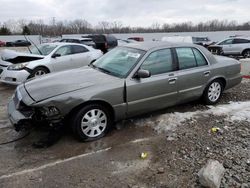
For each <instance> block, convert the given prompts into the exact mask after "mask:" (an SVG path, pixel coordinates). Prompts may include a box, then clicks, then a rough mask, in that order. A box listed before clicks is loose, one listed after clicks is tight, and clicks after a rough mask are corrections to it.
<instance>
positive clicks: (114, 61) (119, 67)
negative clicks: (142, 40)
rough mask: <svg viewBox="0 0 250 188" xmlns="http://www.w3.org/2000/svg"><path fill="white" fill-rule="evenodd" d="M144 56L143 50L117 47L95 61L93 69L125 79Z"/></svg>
mask: <svg viewBox="0 0 250 188" xmlns="http://www.w3.org/2000/svg"><path fill="white" fill-rule="evenodd" d="M144 54H145V51H143V50H138V49H133V48H126V47H124V48H122V47H120V48H119V47H117V48H115V49H113V50H111V51H110V52H108V53H107V54H105V55H104V56H102V57H101V58H100V59H98V60H97V61H95V62H94V63H93V64H92V67H93V68H96V69H98V70H100V71H102V72H105V73H107V74H111V75H113V76H118V77H122V78H124V77H126V76H127V74H128V73H129V71H130V70H131V68H132V67H133V66H134V65H135V64H136V63H137V62H138V61H139V60H140V58H141V57H142V56H143V55H144Z"/></svg>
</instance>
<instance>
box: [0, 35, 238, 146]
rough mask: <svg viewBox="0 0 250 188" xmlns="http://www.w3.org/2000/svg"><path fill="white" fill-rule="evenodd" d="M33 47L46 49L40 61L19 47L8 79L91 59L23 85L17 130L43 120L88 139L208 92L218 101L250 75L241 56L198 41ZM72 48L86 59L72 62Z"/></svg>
mask: <svg viewBox="0 0 250 188" xmlns="http://www.w3.org/2000/svg"><path fill="white" fill-rule="evenodd" d="M93 38H94V37H93ZM94 40H95V39H94ZM83 47H84V48H83ZM83 49H85V50H86V51H84V50H83ZM33 52H34V54H38V55H32V56H30V57H28V59H33V58H35V59H36V58H37V59H36V60H34V59H33V60H32V61H25V59H26V56H22V55H20V56H14V55H13V54H10V55H9V57H10V56H11V58H4V59H3V60H2V61H1V64H2V63H3V62H5V63H7V64H4V66H2V70H3V73H2V74H1V80H5V79H6V77H8V78H11V80H10V82H11V83H12V82H13V80H12V78H15V77H14V76H13V75H18V74H19V73H20V71H21V72H26V76H25V77H23V80H25V79H27V78H28V77H29V76H35V75H36V74H35V73H34V71H36V70H37V67H43V69H40V70H39V71H36V73H37V75H42V74H44V73H45V72H43V71H44V70H47V71H51V72H52V71H58V70H65V69H69V67H68V66H72V64H75V65H76V67H80V66H83V64H81V63H83V58H86V59H87V60H86V64H87V63H90V64H89V66H85V67H82V68H78V69H71V70H67V71H61V72H58V73H54V74H47V75H43V76H39V77H37V78H36V79H29V80H28V81H26V82H24V83H23V84H21V85H19V86H18V87H17V89H16V91H15V94H14V96H13V98H12V99H11V100H10V102H9V104H8V115H9V119H10V121H11V123H12V124H13V125H14V127H15V128H16V130H17V131H18V130H22V129H26V128H27V127H32V126H35V125H36V124H42V125H47V124H49V125H50V126H52V127H53V126H58V124H59V125H61V124H65V125H67V126H70V127H71V128H72V130H73V133H74V134H75V136H76V137H77V138H78V139H79V140H81V141H90V140H95V139H98V138H100V137H102V136H104V135H105V134H106V133H107V132H108V131H109V130H110V129H111V128H112V126H113V125H114V123H115V122H117V121H120V120H123V119H127V118H130V117H133V116H136V115H139V114H143V113H148V112H151V111H155V110H159V109H163V108H166V107H169V106H173V105H177V104H180V103H186V102H188V101H192V100H197V99H200V98H202V99H203V101H204V102H205V103H206V104H210V105H211V104H215V103H217V102H218V101H219V99H220V97H221V95H222V92H223V91H224V90H227V89H229V88H231V87H233V86H235V85H237V84H239V83H240V82H241V80H242V77H241V74H240V63H239V62H238V61H237V60H235V59H231V58H227V57H221V56H214V55H212V54H211V53H210V52H209V51H208V50H207V49H206V48H204V47H202V46H200V45H194V44H183V43H178V44H175V43H168V42H135V43H129V44H126V45H123V46H121V47H116V48H115V49H113V50H111V51H109V52H108V53H106V54H104V55H103V56H101V55H102V53H101V52H100V51H98V50H94V49H93V48H92V47H88V46H86V45H82V44H73V43H53V44H45V45H42V46H41V47H39V48H38V49H37V50H36V49H34V50H33ZM72 53H77V54H78V53H79V59H81V60H80V63H79V62H78V61H77V59H75V60H74V61H72V58H73V56H75V55H72V56H70V55H71V54H72ZM88 53H89V54H88ZM86 54H88V56H89V57H86V56H85V55H86ZM80 56H81V57H80ZM100 56H101V57H100ZM90 57H91V58H90ZM98 57H100V58H98ZM63 58H66V59H65V62H62V61H63ZM95 59H97V60H96V61H94V60H95ZM21 60H23V61H24V62H22V63H20V61H21ZM45 60H46V63H45ZM57 61H58V62H57ZM78 63H79V64H78ZM41 65H42V66H41ZM44 66H46V67H47V68H46V69H44ZM57 68H58V69H57ZM12 73H13V74H12ZM3 74H4V75H5V74H6V75H8V76H3ZM20 81H22V80H20ZM141 91H145V92H141Z"/></svg>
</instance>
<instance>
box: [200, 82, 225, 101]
mask: <svg viewBox="0 0 250 188" xmlns="http://www.w3.org/2000/svg"><path fill="white" fill-rule="evenodd" d="M223 89H224V86H223V83H222V81H221V80H214V81H212V82H211V83H210V84H209V85H208V86H207V87H206V89H205V91H204V93H203V99H204V102H205V103H206V104H216V103H217V102H218V101H219V100H220V98H221V95H222V92H223Z"/></svg>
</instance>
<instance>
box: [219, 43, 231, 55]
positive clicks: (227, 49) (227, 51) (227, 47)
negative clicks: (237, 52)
mask: <svg viewBox="0 0 250 188" xmlns="http://www.w3.org/2000/svg"><path fill="white" fill-rule="evenodd" d="M233 40H234V39H227V40H225V41H223V42H221V43H219V45H220V46H222V49H223V53H224V54H225V55H230V54H233V49H232V47H233Z"/></svg>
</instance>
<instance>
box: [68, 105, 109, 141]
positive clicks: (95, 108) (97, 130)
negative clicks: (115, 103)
mask: <svg viewBox="0 0 250 188" xmlns="http://www.w3.org/2000/svg"><path fill="white" fill-rule="evenodd" d="M111 126H112V118H111V115H110V112H109V111H108V110H107V109H106V108H105V107H104V106H102V105H99V104H90V105H87V106H84V107H83V108H82V109H80V110H79V111H78V113H77V114H76V115H75V116H74V117H73V119H72V128H73V132H74V134H75V136H76V137H77V138H78V139H79V140H80V141H92V140H96V139H99V138H101V137H103V136H104V135H105V134H106V133H107V132H108V130H109V129H110V128H111Z"/></svg>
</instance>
